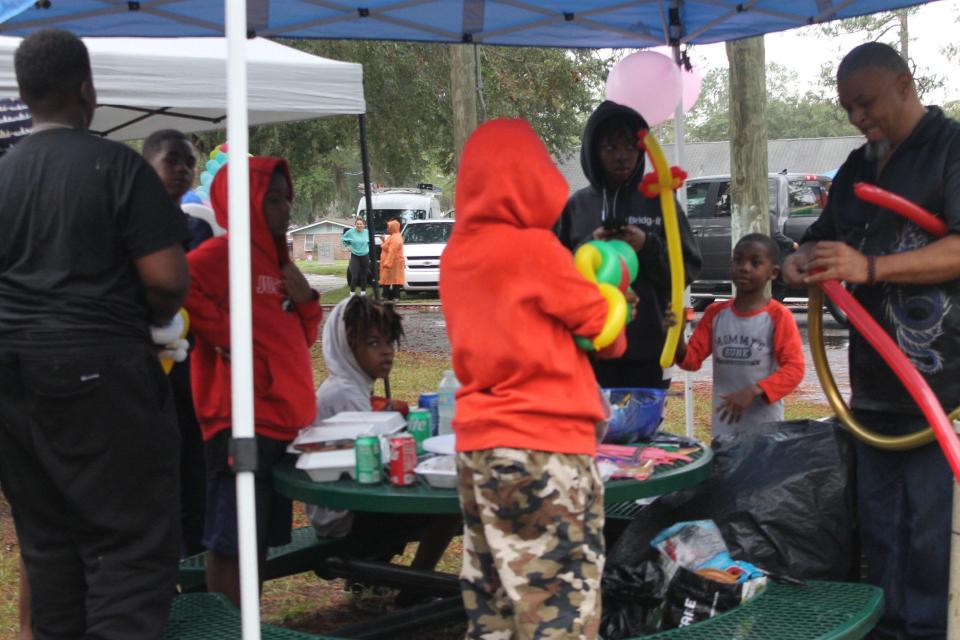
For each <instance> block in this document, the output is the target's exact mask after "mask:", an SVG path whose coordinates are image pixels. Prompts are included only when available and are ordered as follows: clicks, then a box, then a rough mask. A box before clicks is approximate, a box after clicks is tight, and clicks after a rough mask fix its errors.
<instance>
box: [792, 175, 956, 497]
mask: <svg viewBox="0 0 960 640" xmlns="http://www.w3.org/2000/svg"><path fill="white" fill-rule="evenodd" d="M854 192H855V193H856V195H857V197H859V198H860V199H861V200H865V201H867V202H871V203H873V204H877V205H879V206H882V207H884V208H885V209H888V210H890V211H893V212H895V213H897V214H899V215H901V216H903V217H905V218H907V219H908V220H910V221H911V222H913V223H914V224H916V225H917V226H919V227H920V228H922V229H924V230H925V231H927V232H928V233H930V234H931V235H934V236H937V237H942V236H943V235H944V234H945V233H946V225H945V224H944V223H943V221H942V220H940V219H939V218H937V217H935V216H934V215H933V214H931V213H929V212H928V211H926V210H924V209H923V208H921V207H919V206H917V205H915V204H914V203H912V202H910V201H908V200H905V199H904V198H901V197H900V196H897V195H895V194H892V193H890V192H888V191H885V190H883V189H880V188H878V187H875V186H873V185H868V184H863V183H858V184H856V185H855V186H854ZM821 289H822V290H823V293H825V294H826V295H827V296H828V297H829V298H830V299H831V300H832V301H833V302H834V304H836V305H837V306H838V307H839V308H840V309H842V310H843V311H844V312H845V313H846V314H847V318H848V319H849V320H850V323H851V324H852V325H853V326H854V327H855V328H856V329H857V331H859V332H860V334H861V335H862V336H863V337H864V338H866V340H867V341H868V342H869V343H870V345H871V346H872V347H873V348H874V349H876V351H877V353H879V354H880V356H881V357H882V358H883V359H884V361H885V362H886V363H887V364H888V365H889V366H890V368H891V369H893V371H894V373H896V375H897V377H898V378H900V381H901V382H903V386H904V387H905V388H906V389H907V391H908V392H909V393H910V395H911V396H912V397H913V399H914V401H915V402H916V403H917V404H918V405H919V406H920V409H921V411H922V412H923V415H924V417H925V418H926V419H927V422H928V423H929V424H930V426H931V428H930V429H925V430H923V431H919V432H917V433H913V434H910V435H906V436H883V435H879V434H876V433H874V432H872V431H870V430H868V429H866V428H865V427H863V426H862V425H861V424H859V423H858V422H857V421H856V420H855V419H854V418H853V416H852V414H851V413H850V409H849V407H847V405H846V403H845V402H844V400H843V398H842V397H841V395H840V391H839V389H838V388H837V383H836V381H835V380H834V378H833V374H832V373H831V372H830V367H829V365H828V364H827V358H826V350H825V348H824V344H823V294H822V293H821ZM807 318H808V325H809V332H810V351H811V353H812V355H813V362H814V366H815V367H816V370H817V377H818V378H819V379H820V384H821V386H823V389H824V392H825V393H826V395H827V401H828V402H829V403H830V406H831V408H832V409H833V410H834V412H835V413H836V414H837V417H838V418H839V419H840V421H841V422H842V423H843V424H844V426H845V427H846V428H847V429H848V430H849V431H851V432H852V433H854V434H855V435H856V436H857V437H859V438H860V439H861V440H863V441H864V442H866V443H867V444H870V445H872V446H875V447H878V448H881V449H889V450H902V449H910V448H914V447H919V446H921V445H924V444H927V443H928V442H930V441H932V440H933V439H934V437H935V438H936V439H937V440H938V441H939V444H940V448H941V449H943V453H944V455H945V456H946V458H947V462H948V463H949V464H950V468H951V469H952V470H953V474H954V476H955V477H956V478H957V479H960V440H958V439H957V434H956V433H955V432H954V430H953V423H952V420H954V419H956V418H957V417H958V416H960V407H958V408H957V409H954V411H953V412H952V413H951V414H950V416H947V415H946V414H945V413H944V410H943V408H942V407H941V406H940V402H939V401H938V400H937V397H936V395H935V394H934V393H933V390H932V389H931V388H930V386H929V385H928V384H927V381H926V380H924V378H923V376H921V375H920V373H919V372H918V371H917V369H916V368H915V367H914V366H913V364H912V363H911V362H910V360H909V359H908V358H907V357H906V356H905V355H904V354H903V352H902V351H901V350H900V348H899V347H898V346H897V344H896V343H895V342H894V341H893V339H892V338H891V337H890V336H889V335H888V334H887V332H886V331H884V329H883V327H881V326H880V325H879V324H878V323H877V321H876V320H874V319H873V317H872V316H871V315H870V314H869V313H867V312H866V310H865V309H864V308H863V307H862V306H861V305H860V303H859V302H858V301H857V300H856V298H854V297H853V296H852V295H851V294H850V293H849V292H848V291H847V290H846V289H844V288H843V286H842V285H841V284H840V283H839V282H838V281H836V280H828V281H826V282H822V283H820V288H819V289H818V288H812V289H811V290H810V297H809V302H808V307H807Z"/></svg>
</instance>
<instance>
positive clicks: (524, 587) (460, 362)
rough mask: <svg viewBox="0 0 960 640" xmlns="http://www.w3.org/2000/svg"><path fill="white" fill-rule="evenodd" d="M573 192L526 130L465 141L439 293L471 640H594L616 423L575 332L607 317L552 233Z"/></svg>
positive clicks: (510, 127) (506, 126)
mask: <svg viewBox="0 0 960 640" xmlns="http://www.w3.org/2000/svg"><path fill="white" fill-rule="evenodd" d="M567 193H568V187H567V182H566V180H564V179H563V176H562V175H561V174H560V172H559V171H558V170H557V168H556V167H555V166H554V164H553V162H552V161H551V160H550V155H549V154H548V153H547V149H546V147H544V146H543V143H542V142H541V141H540V139H539V138H538V137H537V135H536V133H534V131H533V129H532V128H531V127H530V125H529V124H528V123H527V122H525V121H523V120H504V119H500V120H492V121H490V122H486V123H484V124H483V125H481V126H480V127H478V128H477V130H476V131H474V132H473V134H472V135H471V136H470V138H469V139H468V140H467V143H466V145H464V148H463V156H462V158H461V161H460V167H459V170H458V172H457V202H456V206H457V220H456V223H455V224H454V226H453V234H452V235H451V237H450V242H449V243H448V244H447V249H446V250H445V251H444V253H443V258H442V259H441V261H440V297H441V298H442V299H443V315H444V317H445V318H446V321H447V334H448V335H449V336H450V346H451V349H452V355H453V369H454V371H455V372H456V374H457V378H458V379H459V380H460V381H461V382H462V383H463V386H462V387H461V388H460V390H459V391H457V415H456V416H455V417H454V420H453V430H454V432H455V433H456V436H457V437H456V450H457V469H458V481H459V491H460V508H461V511H462V512H463V522H464V536H463V568H462V569H461V574H460V585H461V589H462V591H463V603H464V607H465V609H466V611H467V620H468V625H469V626H468V629H467V636H466V637H467V638H488V637H491V638H492V637H501V638H515V637H518V638H547V637H550V638H554V637H555V638H561V637H562V638H587V639H590V638H596V637H597V632H598V628H599V624H600V576H601V575H602V573H603V560H604V546H603V544H604V543H603V483H602V482H601V480H600V475H599V473H598V472H597V467H596V463H595V462H594V455H595V454H596V450H597V442H596V435H597V433H596V425H597V423H598V422H601V421H603V420H604V419H605V414H606V412H605V407H604V402H603V398H602V397H601V395H600V393H599V392H598V390H597V383H596V380H595V379H594V376H593V372H592V371H591V370H590V363H589V362H588V360H587V356H586V354H585V353H584V352H583V351H581V350H580V349H578V348H577V347H576V345H575V343H574V336H575V335H579V336H585V337H588V338H593V337H595V336H596V335H597V334H598V333H600V331H601V329H602V327H603V325H604V321H605V320H606V317H607V313H608V308H609V307H608V305H607V303H606V301H605V300H604V298H603V297H602V296H601V295H600V292H599V290H598V289H597V287H596V285H594V284H592V283H590V282H589V281H587V279H586V278H584V277H583V276H582V275H580V273H579V272H578V271H577V270H576V268H575V267H574V265H573V259H572V258H571V256H570V254H569V253H568V252H567V251H566V250H565V249H564V248H563V246H561V245H560V243H559V242H558V241H557V239H556V237H555V236H554V235H553V233H551V228H552V227H553V225H554V223H555V222H556V220H557V216H558V215H559V213H560V211H561V209H562V208H563V203H564V200H565V198H566V194H567ZM631 298H632V296H628V299H631ZM631 301H632V300H631ZM618 342H621V341H618ZM618 342H615V343H614V345H617V344H618ZM619 348H620V351H622V346H620V347H619ZM610 355H611V356H617V355H620V353H619V352H617V350H616V348H613V349H612V350H611V354H610Z"/></svg>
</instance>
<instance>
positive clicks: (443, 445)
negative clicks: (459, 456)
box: [423, 433, 457, 456]
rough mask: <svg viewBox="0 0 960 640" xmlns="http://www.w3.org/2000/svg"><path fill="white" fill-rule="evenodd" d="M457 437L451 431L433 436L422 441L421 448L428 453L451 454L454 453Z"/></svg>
mask: <svg viewBox="0 0 960 640" xmlns="http://www.w3.org/2000/svg"><path fill="white" fill-rule="evenodd" d="M456 445H457V437H456V436H455V435H454V434H452V433H445V434H444V435H442V436H433V437H432V438H427V439H426V440H424V441H423V450H424V451H429V452H430V453H439V454H440V455H443V456H452V455H454V454H455V453H456Z"/></svg>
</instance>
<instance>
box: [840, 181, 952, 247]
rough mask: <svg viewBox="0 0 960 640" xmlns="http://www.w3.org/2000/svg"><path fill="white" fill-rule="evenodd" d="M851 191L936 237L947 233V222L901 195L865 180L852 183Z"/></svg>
mask: <svg viewBox="0 0 960 640" xmlns="http://www.w3.org/2000/svg"><path fill="white" fill-rule="evenodd" d="M853 192H854V193H855V194H857V197H858V198H860V199H861V200H864V201H866V202H870V203H872V204H875V205H878V206H881V207H883V208H884V209H889V210H890V211H893V212H894V213H898V214H900V215H901V216H903V217H904V218H906V219H907V220H909V221H911V222H913V223H914V224H916V225H917V226H918V227H920V228H921V229H923V230H924V231H927V232H929V233H931V234H933V235H935V236H937V237H938V238H942V237H943V236H945V235H947V223H946V222H944V221H943V220H941V219H940V218H938V217H937V216H935V215H933V214H932V213H930V212H929V211H927V210H926V209H924V208H923V207H921V206H920V205H918V204H914V203H912V202H910V201H909V200H907V199H906V198H904V197H902V196H898V195H897V194H895V193H890V192H889V191H887V190H886V189H881V188H880V187H878V186H876V185H872V184H868V183H866V182H857V183H856V184H854V185H853Z"/></svg>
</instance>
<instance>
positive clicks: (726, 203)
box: [686, 173, 829, 307]
mask: <svg viewBox="0 0 960 640" xmlns="http://www.w3.org/2000/svg"><path fill="white" fill-rule="evenodd" d="M768 184H769V195H770V213H771V216H770V218H771V227H772V226H773V225H774V224H777V225H779V228H778V229H773V228H771V235H776V232H778V231H779V232H782V233H783V234H785V235H786V236H787V237H788V238H789V239H791V240H793V241H795V242H799V241H800V239H801V238H802V237H803V232H804V231H806V229H807V227H809V226H810V225H811V224H812V223H813V221H814V220H816V219H817V217H818V216H819V215H820V212H821V211H822V210H823V207H824V205H825V204H826V202H827V192H828V191H829V179H828V178H826V177H824V176H816V175H812V174H805V173H786V174H784V173H771V174H769V183H768ZM686 185H687V217H688V218H689V219H690V226H691V228H692V229H693V235H694V236H695V237H696V238H697V243H698V244H699V246H700V253H701V255H702V256H703V267H702V269H701V271H700V277H699V278H698V279H697V281H696V282H694V283H693V285H692V286H691V289H690V291H691V295H692V297H693V299H694V303H695V306H698V307H704V306H706V304H708V303H709V302H710V301H711V300H713V298H714V297H717V296H719V297H728V296H729V295H730V293H731V283H730V253H731V246H730V176H729V175H718V176H704V177H699V178H690V179H688V180H687V183H686ZM782 240H784V241H785V240H786V239H784V238H782ZM791 293H793V295H795V296H798V297H800V296H805V293H804V292H801V291H796V292H789V291H787V290H786V287H785V286H783V285H782V284H779V283H775V285H774V295H775V296H776V297H777V298H778V299H781V300H782V299H783V298H784V297H787V296H790V295H791Z"/></svg>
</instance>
